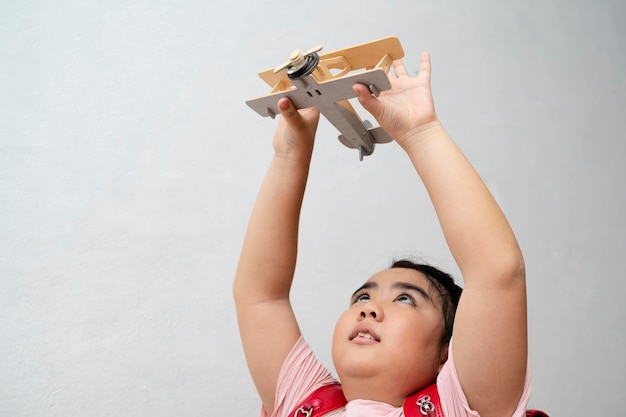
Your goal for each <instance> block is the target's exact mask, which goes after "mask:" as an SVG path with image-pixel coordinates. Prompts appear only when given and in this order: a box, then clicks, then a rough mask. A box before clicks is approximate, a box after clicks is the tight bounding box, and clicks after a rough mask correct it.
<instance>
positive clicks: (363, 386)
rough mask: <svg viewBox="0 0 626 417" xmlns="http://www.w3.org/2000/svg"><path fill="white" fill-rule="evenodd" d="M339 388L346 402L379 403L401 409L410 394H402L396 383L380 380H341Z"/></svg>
mask: <svg viewBox="0 0 626 417" xmlns="http://www.w3.org/2000/svg"><path fill="white" fill-rule="evenodd" d="M341 386H342V389H343V394H344V396H345V397H346V400H348V401H352V400H357V399H360V400H371V401H379V402H383V403H387V404H390V405H393V406H394V407H402V404H403V403H404V399H405V398H406V397H407V396H409V395H410V394H411V393H406V394H405V393H403V392H402V389H401V388H400V387H399V386H398V381H382V380H381V378H349V377H348V378H342V379H341Z"/></svg>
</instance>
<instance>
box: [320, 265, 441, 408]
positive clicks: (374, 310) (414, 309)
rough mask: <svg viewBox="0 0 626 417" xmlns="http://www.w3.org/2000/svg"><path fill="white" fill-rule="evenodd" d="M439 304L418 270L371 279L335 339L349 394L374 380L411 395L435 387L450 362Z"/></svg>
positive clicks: (335, 352) (394, 271) (395, 271)
mask: <svg viewBox="0 0 626 417" xmlns="http://www.w3.org/2000/svg"><path fill="white" fill-rule="evenodd" d="M440 304H441V300H439V297H438V295H436V292H435V291H432V290H431V284H430V283H429V281H428V279H427V278H426V277H425V276H424V275H423V274H422V273H421V272H419V271H415V270H412V269H406V268H392V269H387V270H385V271H382V272H379V273H378V274H376V275H374V276H373V277H372V278H370V279H369V280H368V281H367V282H366V283H365V285H363V286H362V287H361V288H360V289H359V290H357V291H356V292H355V293H354V295H353V297H352V301H351V306H350V308H348V310H347V311H345V312H344V313H343V314H342V315H341V317H339V320H338V321H337V325H336V327H335V332H334V335H333V349H332V354H333V362H334V365H335V368H336V370H337V373H338V375H339V378H340V380H341V381H342V383H343V384H344V391H345V390H346V388H347V387H346V384H350V383H351V382H354V384H355V386H356V385H359V384H361V385H363V386H367V384H362V383H363V382H366V381H367V382H370V381H375V383H376V385H377V386H378V387H385V388H386V389H389V390H391V391H393V392H395V393H397V394H398V395H399V396H402V397H406V396H408V395H411V394H413V393H414V392H416V391H418V390H419V389H421V388H423V387H425V386H427V385H429V384H431V383H433V382H434V381H435V379H436V376H437V374H438V373H439V371H440V369H441V367H442V366H443V363H445V360H446V359H447V346H443V347H442V346H441V343H440V341H441V337H442V335H443V331H444V324H443V315H442V313H441V305H440ZM372 399H374V398H372Z"/></svg>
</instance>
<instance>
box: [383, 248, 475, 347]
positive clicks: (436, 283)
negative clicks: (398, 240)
mask: <svg viewBox="0 0 626 417" xmlns="http://www.w3.org/2000/svg"><path fill="white" fill-rule="evenodd" d="M391 268H407V269H413V270H415V271H418V272H421V273H422V274H424V275H425V276H426V279H428V281H429V282H430V284H431V286H432V287H433V288H434V289H435V290H436V291H437V293H438V295H439V299H440V300H441V312H442V314H443V322H444V334H443V336H442V338H441V344H442V345H444V344H447V343H449V342H450V338H451V337H452V328H453V327H454V316H455V314H456V308H457V306H458V305H459V299H460V298H461V292H462V291H463V288H461V287H460V286H458V285H457V284H456V283H455V282H454V278H453V277H452V275H450V274H447V273H445V272H443V271H441V270H440V269H438V268H435V267H434V266H431V265H427V264H421V263H416V262H413V261H410V260H408V259H399V260H394V261H393V263H392V264H391Z"/></svg>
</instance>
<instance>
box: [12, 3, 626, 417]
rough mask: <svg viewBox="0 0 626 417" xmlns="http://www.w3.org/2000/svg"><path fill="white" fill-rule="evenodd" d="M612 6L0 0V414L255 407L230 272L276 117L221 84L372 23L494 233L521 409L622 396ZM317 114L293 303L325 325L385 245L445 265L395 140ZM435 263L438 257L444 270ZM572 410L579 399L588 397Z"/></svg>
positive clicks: (609, 404)
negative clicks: (349, 144)
mask: <svg viewBox="0 0 626 417" xmlns="http://www.w3.org/2000/svg"><path fill="white" fill-rule="evenodd" d="M625 10H626V6H625V4H624V3H623V2H621V1H608V0H607V1H593V2H592V1H582V0H577V1H566V0H560V1H551V2H548V1H546V2H541V1H528V2H509V1H499V0H485V1H471V2H470V1H461V0H457V1H446V2H434V1H412V0H411V1H409V0H397V1H388V2H384V3H383V2H380V1H371V0H365V1H359V2H357V1H346V2H336V1H335V0H333V1H330V0H318V1H316V2H308V3H307V2H293V1H279V0H271V1H264V2H236V1H232V2H206V1H204V2H203V1H198V0H183V1H177V2H173V1H172V2H167V1H151V2H148V1H134V2H127V1H119V0H115V1H106V2H95V1H48V2H41V1H3V2H1V3H0V276H1V278H0V284H1V288H0V415H2V416H64V417H65V416H85V415H87V416H151V417H156V416H172V415H177V416H217V415H256V413H257V412H258V407H259V401H258V399H257V397H256V393H255V391H254V387H253V385H252V383H251V380H250V378H249V376H248V373H247V369H246V366H245V362H244V358H243V354H242V350H241V347H240V343H239V336H238V333H237V327H236V320H235V314H234V307H233V302H232V298H231V282H232V276H233V274H234V270H235V266H236V262H237V257H238V253H239V248H240V245H241V242H242V238H243V234H244V231H245V227H246V223H247V219H248V215H249V213H250V210H251V208H252V204H253V201H254V198H255V196H256V192H257V190H258V187H259V185H260V182H261V179H262V176H263V174H264V171H265V168H266V167H267V164H268V161H269V159H270V157H271V154H272V147H271V137H272V134H273V129H274V126H275V121H272V120H270V119H264V118H261V117H259V116H258V115H256V114H255V113H254V112H252V111H251V110H250V109H248V108H247V106H246V105H245V104H244V101H245V100H246V99H248V98H252V97H256V96H259V95H262V94H265V93H266V92H267V91H268V89H267V87H266V86H265V84H264V83H263V82H262V81H261V80H260V79H259V78H258V77H257V75H256V74H257V72H258V71H260V70H263V69H266V68H269V67H272V66H274V65H276V64H278V63H280V62H282V61H283V60H285V59H286V57H287V56H288V54H289V52H290V51H291V50H292V49H295V48H302V49H304V48H308V47H310V46H313V45H315V44H322V45H324V47H325V51H331V50H334V49H340V48H344V47H348V46H351V45H354V44H358V43H362V42H367V41H370V40H374V39H377V38H380V37H384V36H388V35H397V36H399V37H400V40H401V41H402V43H403V46H404V48H405V52H406V54H407V57H406V59H405V62H406V64H407V66H408V67H409V69H411V70H412V71H416V70H417V64H418V58H419V53H420V52H421V51H423V50H428V51H430V52H431V54H432V59H433V89H434V94H435V100H436V105H437V110H438V114H439V116H440V118H441V119H442V120H443V121H444V124H445V125H446V127H447V129H448V130H449V131H450V133H451V134H452V136H453V137H454V138H455V139H456V141H457V142H458V143H459V145H460V146H461V148H462V149H463V150H464V151H465V152H466V154H467V155H468V157H469V158H470V159H471V160H472V161H473V163H474V164H475V166H476V168H477V169H478V171H479V172H480V173H481V175H482V176H483V178H484V180H485V182H486V183H487V184H488V186H489V187H490V189H491V190H492V191H493V193H494V195H495V196H496V198H497V199H498V201H499V202H500V203H501V205H502V207H503V209H504V210H505V212H506V213H507V215H508V218H509V220H510V222H511V224H512V226H513V227H514V229H515V230H516V233H517V236H518V238H519V241H520V243H521V245H522V248H523V250H524V253H525V257H526V262H527V269H528V291H529V325H530V362H531V366H532V369H533V375H534V393H533V398H532V401H531V406H534V407H539V408H543V409H545V410H546V411H548V412H550V413H551V415H552V416H569V415H571V416H576V415H583V413H586V412H585V411H583V409H584V408H585V407H592V408H593V409H594V410H596V413H597V414H602V415H620V414H621V411H623V405H622V399H623V390H624V388H625V387H626V366H625V364H626V360H625V358H624V352H626V335H625V333H626V332H625V330H626V328H625V325H624V322H625V321H626V320H625V319H626V310H625V307H624V303H623V301H622V299H623V291H624V278H625V276H624V275H625V274H624V268H623V262H624V253H625V251H626V238H625V237H624V235H625V232H626V221H625V220H624V213H625V212H626V204H625V197H626V195H625V194H626V186H625V184H624V182H625V181H624V179H625V174H626V170H625V168H624V165H623V159H624V157H625V156H626V142H625V141H624V132H625V131H626V111H625V110H626V77H625V75H624V73H625V71H624V69H625V68H626V54H625V53H624V50H625V49H624V44H625V40H626V29H624V25H623V22H624V18H625V13H624V12H625ZM336 135H337V132H336V131H335V130H334V128H333V127H332V126H331V125H330V124H329V123H328V122H326V121H323V122H322V123H321V126H320V129H319V135H318V141H317V145H316V151H315V156H314V162H313V166H312V171H311V177H310V187H309V189H308V193H307V196H306V200H305V205H304V209H303V217H302V233H301V238H302V244H301V257H300V262H299V265H298V271H297V279H298V280H297V282H296V283H295V285H294V304H295V307H296V310H297V314H298V316H299V318H300V320H301V327H302V330H303V332H304V334H305V336H306V338H307V339H308V340H309V341H310V343H311V344H312V345H313V346H314V348H315V349H316V350H317V352H318V354H319V356H320V358H321V359H322V360H323V361H324V362H325V363H327V364H328V365H329V366H331V365H332V364H331V361H330V341H331V335H332V328H333V326H334V322H335V319H336V318H337V317H338V315H339V314H340V312H341V311H342V310H343V309H344V308H345V307H346V306H347V302H348V297H349V294H350V293H351V291H352V290H354V289H355V288H356V287H357V286H358V285H359V284H360V283H362V282H363V281H364V280H365V279H366V278H367V277H368V276H369V275H371V274H372V273H374V272H376V271H377V270H379V269H381V268H383V267H384V266H386V265H387V263H388V261H389V260H390V259H391V258H393V257H398V256H405V255H420V256H423V258H424V259H425V260H427V261H429V262H432V263H434V264H437V265H439V266H441V267H443V268H446V269H448V270H450V271H451V272H453V273H457V272H458V271H457V270H456V268H455V266H454V264H453V262H452V260H451V257H450V255H449V253H448V250H447V248H446V246H445V243H444V241H443V238H442V236H441V233H440V231H439V226H438V224H437V222H436V218H435V216H434V212H433V210H432V208H431V206H430V202H429V201H428V199H427V196H426V194H425V193H424V191H423V189H422V186H421V184H420V183H419V181H418V179H417V176H416V175H415V174H414V173H413V171H412V168H411V166H410V164H409V161H408V159H407V158H406V157H405V155H403V153H402V152H401V151H400V149H399V147H397V146H396V145H395V144H388V145H381V146H379V147H378V148H377V149H376V152H375V153H374V155H373V156H372V157H369V158H366V160H365V161H364V162H359V161H358V158H357V155H356V152H354V151H351V150H348V149H347V148H344V147H343V146H342V145H340V144H339V142H338V141H337V139H336ZM457 275H458V274H457ZM587 410H588V408H587Z"/></svg>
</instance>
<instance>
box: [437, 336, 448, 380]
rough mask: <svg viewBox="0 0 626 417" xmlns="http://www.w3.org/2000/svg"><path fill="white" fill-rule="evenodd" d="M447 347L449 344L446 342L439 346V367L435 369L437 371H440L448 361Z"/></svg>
mask: <svg viewBox="0 0 626 417" xmlns="http://www.w3.org/2000/svg"><path fill="white" fill-rule="evenodd" d="M448 348H449V344H448V343H446V344H445V345H443V346H442V347H441V350H440V351H439V369H438V370H437V373H439V372H441V369H442V368H443V365H444V364H445V363H446V362H447V361H448Z"/></svg>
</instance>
